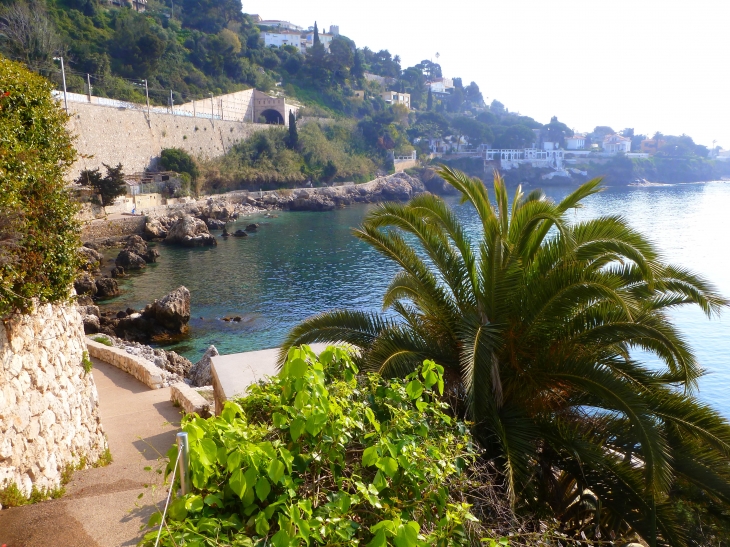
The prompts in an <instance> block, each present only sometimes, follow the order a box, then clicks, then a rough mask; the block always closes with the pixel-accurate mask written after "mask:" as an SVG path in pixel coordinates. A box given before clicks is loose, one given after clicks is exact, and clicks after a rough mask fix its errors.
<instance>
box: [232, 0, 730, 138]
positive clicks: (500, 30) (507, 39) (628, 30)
mask: <svg viewBox="0 0 730 547" xmlns="http://www.w3.org/2000/svg"><path fill="white" fill-rule="evenodd" d="M242 1H243V11H244V12H246V13H257V14H259V15H261V17H262V18H263V19H283V20H286V21H291V22H292V23H295V24H298V25H300V26H303V27H305V28H306V27H309V26H311V25H313V24H314V22H315V21H317V24H318V27H319V28H320V29H323V28H325V29H328V28H329V26H330V25H339V27H340V33H341V34H343V35H345V36H347V37H349V38H351V39H352V40H354V41H355V43H356V44H357V46H358V47H364V46H367V47H369V48H370V49H372V50H376V51H377V50H380V49H387V50H389V51H390V52H391V54H393V55H396V54H397V55H400V57H401V66H402V67H403V68H406V67H408V66H413V65H414V64H417V63H418V62H420V61H421V60H423V59H432V60H434V61H436V60H437V58H436V53H437V52H438V53H439V54H440V56H439V58H438V62H439V63H440V64H441V67H442V70H443V74H444V76H447V77H461V78H462V80H463V82H464V84H465V85H467V84H468V83H469V82H471V81H474V82H476V83H477V84H478V85H479V88H480V89H481V91H482V94H483V95H484V98H485V100H486V101H487V103H490V102H491V101H492V100H493V99H497V100H499V101H500V102H502V103H503V104H504V105H505V106H506V107H507V108H509V110H510V111H511V112H519V113H520V114H523V115H527V116H531V117H533V118H535V119H536V120H537V121H539V122H541V123H547V122H549V121H550V118H551V117H552V116H557V117H558V119H559V120H560V121H561V122H564V123H566V124H567V125H568V126H569V127H571V128H573V129H575V130H576V131H577V132H581V131H583V132H586V131H591V130H593V128H594V127H595V126H597V125H608V126H610V127H612V128H613V129H614V130H616V131H620V130H622V129H624V128H626V127H633V128H634V129H635V131H636V133H637V134H638V133H643V134H648V135H650V136H651V135H653V134H654V133H655V132H656V131H661V132H662V133H663V134H666V135H681V134H683V133H684V134H687V135H690V136H691V137H693V138H694V140H695V142H697V143H699V144H704V145H707V146H712V141H713V140H714V141H717V143H716V145H719V146H723V147H725V148H730V103H729V99H730V94H729V93H728V91H730V65H729V64H728V48H729V45H730V41H728V31H730V2H729V1H728V0H721V1H720V0H692V1H691V2H688V1H680V0H662V1H657V0H631V1H628V0H611V1H607V0H602V1H601V0H552V1H550V2H543V1H539V0H481V1H474V0H461V1H458V0H457V1H444V0H441V1H438V2H436V1H433V0H420V1H405V0H395V1H394V0H388V1H385V0H367V1H359V2H353V1H347V0H345V1H343V0H316V1H310V2H302V1H301V0H297V1H294V0H278V1H272V0H242Z"/></svg>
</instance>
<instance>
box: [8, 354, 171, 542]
mask: <svg viewBox="0 0 730 547" xmlns="http://www.w3.org/2000/svg"><path fill="white" fill-rule="evenodd" d="M92 360H93V362H94V371H93V374H94V380H95V381H96V388H97V390H98V391H99V404H100V411H101V423H102V425H103V426H104V431H105V433H106V435H107V438H108V441H109V448H110V450H111V453H112V456H113V458H114V462H113V463H112V464H111V465H109V466H107V467H103V468H97V469H85V470H82V471H77V472H75V473H74V477H73V480H72V481H71V482H70V483H69V484H68V485H67V486H66V495H65V496H63V497H62V498H60V499H57V500H51V501H46V502H42V503H37V504H35V505H29V506H25V507H17V508H11V509H3V510H2V511H0V545H2V544H7V547H48V546H51V545H53V546H59V547H77V546H78V547H118V546H128V545H129V546H131V545H136V544H137V542H138V541H139V540H140V538H141V537H142V535H143V533H142V532H140V526H142V525H143V524H145V523H146V522H147V519H148V518H149V517H150V515H151V514H152V513H153V512H154V510H155V508H154V507H153V505H152V504H153V503H157V504H159V503H160V502H161V501H162V502H164V498H165V496H166V495H167V492H166V491H165V489H164V488H163V487H162V475H161V474H158V473H156V472H155V470H156V469H158V468H163V469H164V463H163V462H162V460H160V461H158V459H159V458H161V457H162V456H164V455H165V453H166V452H167V450H168V449H169V447H170V446H171V445H172V444H174V443H175V433H176V432H177V431H178V430H179V426H180V412H179V411H178V409H177V408H175V407H174V406H173V405H172V403H171V402H170V390H169V388H164V389H157V390H152V389H149V388H148V387H147V386H145V385H144V384H142V383H141V382H139V381H138V380H136V379H135V378H133V377H132V376H130V375H129V374H127V373H125V372H123V371H121V370H119V369H117V368H115V367H113V366H111V365H108V364H106V363H102V362H101V361H98V360H96V359H92ZM148 466H149V467H151V468H152V470H151V471H145V469H144V468H145V467H148ZM147 485H149V487H147V488H146V487H145V486H147ZM153 486H156V488H153ZM142 493H144V495H143V497H142V498H141V499H138V496H139V495H140V494H142Z"/></svg>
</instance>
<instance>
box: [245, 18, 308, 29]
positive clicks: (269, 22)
mask: <svg viewBox="0 0 730 547" xmlns="http://www.w3.org/2000/svg"><path fill="white" fill-rule="evenodd" d="M256 24H257V25H260V26H262V27H272V28H280V29H287V30H298V31H299V32H301V31H303V30H304V29H303V28H302V27H300V26H299V25H295V24H293V23H290V22H289V21H280V20H279V19H262V20H261V21H259V22H257V23H256Z"/></svg>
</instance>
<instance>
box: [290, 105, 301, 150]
mask: <svg viewBox="0 0 730 547" xmlns="http://www.w3.org/2000/svg"><path fill="white" fill-rule="evenodd" d="M287 144H288V145H289V148H290V149H291V150H294V149H295V148H296V147H297V144H299V133H297V119H296V118H295V117H294V111H293V110H290V111H289V142H288V143H287Z"/></svg>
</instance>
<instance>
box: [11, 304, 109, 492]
mask: <svg viewBox="0 0 730 547" xmlns="http://www.w3.org/2000/svg"><path fill="white" fill-rule="evenodd" d="M85 350H86V343H85V337H84V328H83V324H82V321H81V316H80V315H79V313H78V311H76V308H75V307H73V306H70V305H53V306H52V305H50V304H46V305H43V306H39V307H38V308H37V309H36V311H35V312H33V313H32V314H29V315H18V316H11V317H10V318H8V319H6V320H5V321H4V322H3V323H0V487H2V485H7V484H8V483H15V484H16V485H17V486H18V487H19V488H20V489H21V490H22V491H23V493H24V494H25V495H26V496H27V495H29V494H30V492H31V489H32V487H36V488H37V489H39V490H41V489H44V488H45V489H51V488H56V487H58V486H59V484H60V480H61V473H62V472H63V471H64V469H65V468H66V467H67V466H68V465H77V464H78V463H79V461H80V460H81V458H82V457H83V458H86V460H87V461H88V462H90V463H93V462H95V461H96V460H97V459H98V458H99V456H100V455H101V454H102V452H104V450H105V449H106V448H107V444H106V438H105V437H104V433H103V430H102V427H101V418H100V416H99V400H98V395H97V392H96V384H95V383H94V376H93V373H89V374H86V373H85V371H84V368H83V366H82V364H81V363H82V358H83V353H84V351H85Z"/></svg>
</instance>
